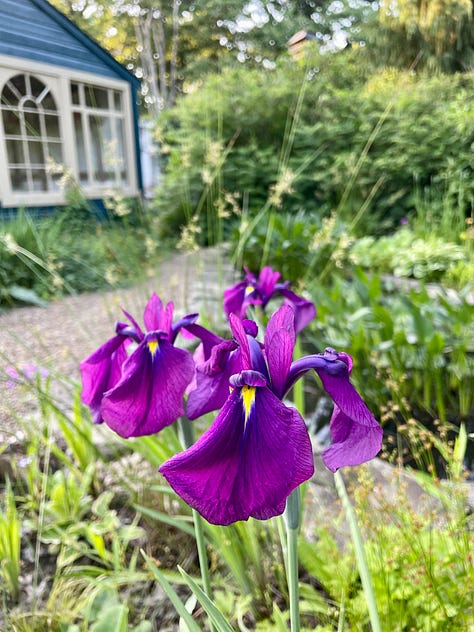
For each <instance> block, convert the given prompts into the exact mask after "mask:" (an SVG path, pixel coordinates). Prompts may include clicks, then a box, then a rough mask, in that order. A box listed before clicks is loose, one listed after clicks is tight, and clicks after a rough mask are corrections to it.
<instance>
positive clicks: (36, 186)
mask: <svg viewBox="0 0 474 632" xmlns="http://www.w3.org/2000/svg"><path fill="white" fill-rule="evenodd" d="M31 175H32V180H33V191H47V190H48V181H47V179H46V171H45V170H44V169H32V171H31Z"/></svg>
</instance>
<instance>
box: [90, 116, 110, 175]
mask: <svg viewBox="0 0 474 632" xmlns="http://www.w3.org/2000/svg"><path fill="white" fill-rule="evenodd" d="M89 126H90V130H91V141H92V165H93V178H94V180H96V181H97V182H109V181H113V180H114V179H115V177H114V170H113V168H111V165H110V160H107V158H108V154H109V149H110V146H111V143H112V130H111V126H110V119H109V118H107V117H105V116H94V115H91V116H89Z"/></svg>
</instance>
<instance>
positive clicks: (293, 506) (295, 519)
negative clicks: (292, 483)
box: [285, 487, 301, 632]
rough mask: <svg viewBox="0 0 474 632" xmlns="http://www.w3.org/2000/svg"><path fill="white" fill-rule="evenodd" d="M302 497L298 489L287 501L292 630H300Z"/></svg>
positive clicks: (287, 573) (292, 631) (286, 520)
mask: <svg viewBox="0 0 474 632" xmlns="http://www.w3.org/2000/svg"><path fill="white" fill-rule="evenodd" d="M300 517H301V496H300V489H299V487H297V488H296V489H294V490H293V491H292V492H291V494H290V495H289V496H288V499H287V501H286V510H285V522H286V538H287V563H286V576H287V581H288V592H289V596H290V630H291V632H299V630H300V608H299V585H298V533H299V528H300V521H301V518H300Z"/></svg>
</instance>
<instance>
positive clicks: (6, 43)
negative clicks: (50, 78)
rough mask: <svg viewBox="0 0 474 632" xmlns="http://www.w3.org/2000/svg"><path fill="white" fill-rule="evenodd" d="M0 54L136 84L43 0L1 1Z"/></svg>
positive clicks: (126, 73) (112, 59) (74, 26)
mask: <svg viewBox="0 0 474 632" xmlns="http://www.w3.org/2000/svg"><path fill="white" fill-rule="evenodd" d="M0 54H6V55H12V56H15V57H22V58H27V59H33V60H35V61H43V62H46V63H52V64H55V65H62V66H66V67H69V68H74V69H76V70H83V71H84V70H85V71H89V72H93V73H96V74H101V75H104V76H108V77H115V78H120V79H122V80H125V81H128V82H129V83H132V84H133V85H134V87H135V88H137V87H138V86H139V83H140V82H139V80H138V79H137V78H136V77H135V76H134V75H132V74H131V73H130V72H129V71H128V70H127V69H126V68H125V67H124V66H122V64H120V63H119V62H118V61H117V60H116V59H114V58H113V57H112V55H110V53H108V52H107V51H106V50H105V49H103V48H102V47H101V46H100V45H99V44H98V43H97V42H96V41H94V40H93V39H92V38H91V37H89V36H88V35H87V34H86V33H84V31H82V30H81V29H80V28H78V27H77V26H76V25H75V24H73V22H71V21H70V20H69V19H68V18H67V17H66V16H65V15H64V14H62V13H61V12H60V11H58V10H57V9H56V8H55V7H53V6H52V5H51V4H50V3H49V2H48V1H47V0H1V2H0Z"/></svg>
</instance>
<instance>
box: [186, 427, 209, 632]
mask: <svg viewBox="0 0 474 632" xmlns="http://www.w3.org/2000/svg"><path fill="white" fill-rule="evenodd" d="M178 432H179V435H180V440H181V443H182V444H183V447H184V448H189V447H190V446H192V445H193V443H194V425H193V423H192V422H191V421H189V419H186V417H181V418H180V419H179V420H178ZM192 514H193V522H194V535H195V538H196V545H197V550H198V558H199V568H200V570H201V579H202V585H203V588H204V592H205V593H206V595H207V596H208V597H209V599H211V600H212V591H211V576H210V573H209V561H208V558H207V548H206V541H205V537H204V521H203V518H202V516H201V514H200V513H199V512H197V511H196V510H195V509H192ZM209 626H210V630H211V632H213V630H214V626H213V625H212V623H209Z"/></svg>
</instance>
